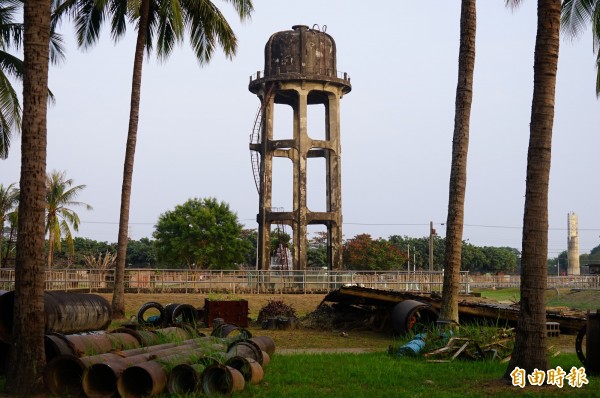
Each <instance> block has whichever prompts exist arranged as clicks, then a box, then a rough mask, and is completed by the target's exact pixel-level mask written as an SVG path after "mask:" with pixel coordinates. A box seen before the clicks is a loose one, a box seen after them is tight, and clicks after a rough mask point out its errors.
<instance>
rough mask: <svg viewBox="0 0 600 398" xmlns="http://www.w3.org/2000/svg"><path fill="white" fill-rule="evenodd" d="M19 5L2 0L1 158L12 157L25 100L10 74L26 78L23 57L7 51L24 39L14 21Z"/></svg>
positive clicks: (0, 66)
mask: <svg viewBox="0 0 600 398" xmlns="http://www.w3.org/2000/svg"><path fill="white" fill-rule="evenodd" d="M18 8H19V7H18V4H17V3H16V2H15V1H10V0H9V1H7V0H2V1H0V104H1V105H0V159H6V158H7V157H8V150H9V148H10V140H11V135H12V133H13V132H14V131H20V130H21V104H20V103H19V98H18V96H17V93H16V92H15V90H14V88H13V86H12V84H11V82H10V79H9V77H12V78H17V79H19V80H22V78H23V61H21V60H20V59H18V58H17V57H15V56H14V55H12V54H10V53H8V52H7V51H6V50H7V49H8V48H10V47H19V44H20V42H21V40H22V37H21V30H20V29H19V28H18V26H19V25H18V24H16V23H15V22H14V14H15V13H16V12H17V11H18Z"/></svg>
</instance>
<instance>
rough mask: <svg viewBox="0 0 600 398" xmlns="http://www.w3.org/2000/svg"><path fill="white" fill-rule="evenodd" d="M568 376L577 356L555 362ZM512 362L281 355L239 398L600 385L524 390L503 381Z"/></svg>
mask: <svg viewBox="0 0 600 398" xmlns="http://www.w3.org/2000/svg"><path fill="white" fill-rule="evenodd" d="M556 366H561V367H562V369H565V371H566V372H567V373H569V371H570V369H571V367H573V366H575V367H580V366H581V363H580V362H579V361H578V359H577V357H576V356H575V355H560V356H558V357H556V358H552V360H551V369H555V368H556ZM506 368H507V364H506V363H500V362H497V361H483V362H482V361H477V362H476V361H473V362H466V361H454V362H450V363H430V362H426V361H425V360H423V359H420V358H406V357H403V358H397V357H392V356H390V355H387V354H385V353H373V354H318V355H306V354H304V355H300V354H298V355H280V356H277V353H275V355H274V356H273V358H272V361H271V363H270V364H269V366H268V367H267V368H266V369H265V378H264V379H263V381H262V383H261V384H260V385H256V386H249V387H248V388H246V389H245V390H244V391H243V392H242V393H240V394H239V395H238V396H239V397H242V398H243V397H261V398H263V397H264V398H270V397H273V398H275V397H290V398H303V397H315V398H316V397H319V398H328V397H331V398H334V397H351V398H363V397H364V398H376V397H428V398H434V397H456V398H458V397H486V396H494V397H507V398H508V397H514V396H519V397H565V396H566V397H578V396H579V397H593V396H598V391H599V389H600V381H599V380H598V378H597V377H595V378H591V377H589V376H588V380H589V384H587V385H582V387H580V388H577V387H571V386H569V385H568V384H567V383H568V382H567V380H565V385H564V386H563V387H562V388H558V387H556V386H552V385H547V384H544V386H542V387H538V386H529V385H528V386H526V387H525V388H521V387H518V386H512V385H510V384H504V383H503V382H502V381H501V378H502V375H503V374H504V372H505V371H506Z"/></svg>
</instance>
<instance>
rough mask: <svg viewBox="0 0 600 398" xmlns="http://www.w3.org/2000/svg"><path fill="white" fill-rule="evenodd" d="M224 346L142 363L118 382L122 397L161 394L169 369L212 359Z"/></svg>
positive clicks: (132, 368)
mask: <svg viewBox="0 0 600 398" xmlns="http://www.w3.org/2000/svg"><path fill="white" fill-rule="evenodd" d="M224 349H225V347H224V346H223V345H206V346H200V347H194V348H193V349H191V350H187V351H185V352H179V353H175V354H173V355H169V356H164V357H162V356H161V357H160V358H156V359H155V360H152V361H147V362H142V363H139V364H136V365H133V366H131V367H128V368H127V369H125V370H124V371H123V373H122V374H121V377H119V380H118V381H117V388H118V391H119V394H121V396H122V397H152V396H156V395H158V394H160V393H161V392H162V391H163V390H164V389H165V387H166V386H167V381H168V378H169V371H168V369H172V368H173V367H174V366H176V365H179V364H191V363H196V362H198V361H200V360H201V359H202V358H204V357H210V355H211V354H212V353H213V352H214V351H221V350H224ZM86 392H87V391H86Z"/></svg>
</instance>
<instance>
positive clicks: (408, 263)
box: [407, 245, 410, 275]
mask: <svg viewBox="0 0 600 398" xmlns="http://www.w3.org/2000/svg"><path fill="white" fill-rule="evenodd" d="M407 246H408V274H409V275H410V245H407Z"/></svg>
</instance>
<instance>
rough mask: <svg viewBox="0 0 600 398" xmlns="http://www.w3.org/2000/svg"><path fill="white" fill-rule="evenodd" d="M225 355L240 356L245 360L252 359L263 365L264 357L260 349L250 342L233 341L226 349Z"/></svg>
mask: <svg viewBox="0 0 600 398" xmlns="http://www.w3.org/2000/svg"><path fill="white" fill-rule="evenodd" d="M227 354H228V355H229V356H231V357H233V356H240V357H246V358H252V359H254V360H255V361H256V362H258V363H259V364H261V366H262V364H263V361H264V357H263V351H262V350H261V349H260V347H259V346H258V344H256V343H255V342H254V341H252V340H238V341H234V342H233V343H231V344H230V345H229V346H228V347H227Z"/></svg>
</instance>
